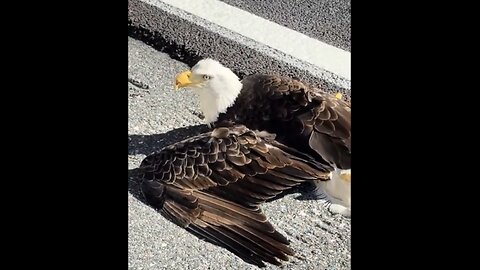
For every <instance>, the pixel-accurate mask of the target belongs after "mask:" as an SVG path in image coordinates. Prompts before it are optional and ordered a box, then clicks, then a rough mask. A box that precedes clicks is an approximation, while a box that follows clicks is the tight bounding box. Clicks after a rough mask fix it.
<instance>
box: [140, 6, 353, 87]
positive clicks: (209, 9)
mask: <svg viewBox="0 0 480 270" xmlns="http://www.w3.org/2000/svg"><path fill="white" fill-rule="evenodd" d="M161 1H162V2H164V3H166V4H168V5H171V6H173V7H176V8H179V9H182V10H184V11H186V12H188V13H191V14H193V15H195V16H197V17H200V18H202V19H204V20H207V21H210V22H212V23H214V24H217V25H219V26H221V27H224V28H226V29H228V30H230V31H232V32H236V33H238V34H240V35H243V36H245V37H247V38H250V39H252V40H255V41H257V42H259V43H262V44H264V45H267V46H269V47H271V48H273V49H276V50H278V51H281V52H283V53H285V54H288V55H290V56H292V57H294V58H297V59H299V60H301V61H305V62H307V63H310V64H312V65H315V66H317V67H319V68H322V69H324V70H327V71H329V72H332V73H334V74H336V75H338V76H340V77H342V78H344V79H347V80H351V58H350V57H351V56H350V52H348V51H345V50H342V49H339V48H336V47H334V46H331V45H329V44H326V43H324V42H321V41H319V40H317V39H314V38H311V37H309V36H306V35H304V34H302V33H300V32H297V31H294V30H292V29H290V28H287V27H284V26H281V25H279V24H276V23H274V22H271V21H269V20H266V19H263V18H261V17H259V16H256V15H253V14H251V13H249V12H246V11H244V10H242V9H239V8H236V7H233V6H230V5H227V4H225V3H223V2H221V1H218V0H202V1H192V0H161ZM145 2H149V3H150V4H152V5H155V1H153V0H147V1H145Z"/></svg>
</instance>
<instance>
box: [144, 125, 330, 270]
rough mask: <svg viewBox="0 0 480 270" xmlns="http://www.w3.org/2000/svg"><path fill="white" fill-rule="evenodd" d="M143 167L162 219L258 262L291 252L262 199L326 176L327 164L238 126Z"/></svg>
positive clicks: (167, 151) (175, 148)
mask: <svg viewBox="0 0 480 270" xmlns="http://www.w3.org/2000/svg"><path fill="white" fill-rule="evenodd" d="M140 169H141V170H142V173H143V181H142V191H143V193H144V195H145V198H146V199H147V201H148V203H149V204H150V205H151V206H153V207H154V208H156V209H158V210H159V211H160V213H162V215H163V216H165V217H166V218H167V219H169V220H170V221H172V222H174V223H175V224H177V225H179V226H180V227H182V228H185V229H186V230H188V231H190V232H192V233H194V234H196V235H198V236H200V237H202V238H204V239H206V240H209V241H211V242H214V243H216V244H219V245H221V246H223V247H226V248H227V249H228V250H230V251H231V252H233V253H234V254H236V255H237V256H239V257H240V258H242V259H243V260H245V261H246V262H248V263H251V264H254V265H257V266H259V267H264V266H265V264H264V263H263V262H264V261H265V262H269V263H271V264H274V265H281V263H280V262H279V260H283V261H287V260H288V255H294V251H293V250H292V249H291V248H289V247H288V245H289V241H288V240H287V239H286V238H285V237H284V236H283V235H282V234H280V233H279V232H278V231H277V230H276V229H275V228H274V227H273V225H272V224H271V223H270V222H269V221H268V220H267V217H266V216H265V215H264V214H263V212H262V210H261V209H260V204H261V203H263V202H265V201H266V200H269V199H272V198H274V197H275V196H276V195H278V194H280V193H281V192H282V191H284V190H287V189H290V188H291V187H294V186H297V185H299V184H301V183H303V182H305V181H313V180H316V179H327V178H328V174H327V173H325V166H324V164H322V163H319V162H317V161H316V160H315V159H313V158H311V157H310V156H308V155H305V154H303V153H300V152H299V151H297V150H296V149H294V148H291V147H288V146H285V145H283V144H281V143H279V142H278V141H276V140H275V136H274V135H272V134H269V133H268V132H258V131H257V132H255V131H253V130H250V129H248V128H246V127H245V126H243V125H235V126H230V127H219V128H215V129H213V130H212V131H211V132H207V133H203V134H200V135H197V136H194V137H191V138H188V139H186V140H184V141H181V142H177V143H175V144H173V145H170V146H168V147H166V148H164V149H162V150H161V151H160V152H158V153H155V154H152V155H149V156H148V157H146V158H145V159H144V160H143V161H142V164H141V165H140Z"/></svg>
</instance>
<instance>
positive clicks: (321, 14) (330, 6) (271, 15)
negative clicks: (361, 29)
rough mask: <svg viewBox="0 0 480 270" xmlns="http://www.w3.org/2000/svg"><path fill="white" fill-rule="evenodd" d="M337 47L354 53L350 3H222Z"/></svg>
mask: <svg viewBox="0 0 480 270" xmlns="http://www.w3.org/2000/svg"><path fill="white" fill-rule="evenodd" d="M221 1H222V2H225V3H227V4H229V5H232V6H235V7H238V8H240V9H243V10H245V11H248V12H250V13H253V14H255V15H257V16H260V17H263V18H265V19H268V20H271V21H273V22H276V23H278V24H280V25H283V26H286V27H288V28H290V29H293V30H295V31H298V32H301V33H303V34H305V35H307V36H310V37H313V38H316V39H318V40H321V41H323V42H325V43H328V44H330V45H333V46H335V47H338V48H341V49H344V50H347V51H350V50H351V38H350V36H351V12H350V10H351V9H350V3H351V1H350V0H297V1H292V0H274V1H271V0H221Z"/></svg>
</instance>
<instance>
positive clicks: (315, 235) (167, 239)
mask: <svg viewBox="0 0 480 270" xmlns="http://www.w3.org/2000/svg"><path fill="white" fill-rule="evenodd" d="M128 48H129V49H128V60H129V64H128V65H129V67H128V76H129V82H128V89H129V93H128V100H129V121H128V133H129V135H128V136H129V146H128V151H129V154H128V166H129V170H132V169H134V168H137V167H138V166H139V164H140V162H141V160H142V159H143V158H144V157H145V155H147V154H149V153H151V152H153V151H157V150H159V149H161V148H162V147H164V146H166V145H168V144H170V143H173V142H175V141H177V140H180V139H182V138H185V137H188V136H191V135H193V134H196V133H198V132H201V131H202V130H204V126H202V125H201V124H202V120H201V119H200V118H199V117H198V114H199V112H200V111H199V107H198V103H197V100H196V99H195V96H194V93H193V92H192V91H188V90H187V91H173V90H172V89H173V88H172V87H173V78H174V76H175V74H176V73H177V72H179V71H181V70H184V69H186V68H188V66H187V65H186V64H183V63H181V62H179V61H176V60H173V59H171V58H170V57H169V56H168V55H167V54H165V53H161V52H158V51H156V50H154V49H153V48H151V47H149V46H148V45H145V44H144V43H142V42H140V41H138V40H134V39H132V38H130V37H129V38H128ZM299 195H300V194H298V193H297V194H290V195H287V196H285V197H283V198H281V199H279V200H276V201H273V202H269V203H267V204H266V205H265V207H264V211H265V213H266V215H267V217H268V218H269V219H270V221H271V222H272V223H273V224H274V226H276V228H278V229H279V231H280V232H282V233H283V234H284V235H285V236H287V237H288V239H290V240H291V241H292V243H291V247H292V248H293V249H295V250H296V252H297V256H296V257H294V258H292V260H291V261H289V262H288V263H287V264H285V266H284V267H285V269H350V239H351V238H350V219H349V218H344V217H342V216H339V215H332V214H331V213H330V212H329V211H328V210H327V209H326V208H325V206H324V205H322V204H321V203H319V202H318V201H314V200H301V199H298V198H297V197H299ZM128 231H129V235H128V252H129V253H128V254H129V255H128V267H129V269H144V270H147V269H152V270H153V269H256V267H254V266H252V265H250V264H247V263H245V262H244V261H243V260H241V259H239V258H238V257H236V256H235V255H233V254H232V253H230V252H228V251H227V250H225V249H223V248H220V247H217V246H214V245H212V244H210V243H207V242H205V241H203V240H200V239H198V238H197V237H195V236H193V235H192V234H190V233H188V232H186V231H185V230H183V229H181V228H179V227H177V226H176V225H174V224H172V223H170V222H169V221H167V220H166V219H164V218H163V217H162V216H161V215H160V214H159V213H157V212H155V211H154V210H153V209H152V208H150V207H149V206H147V205H146V204H144V203H143V202H142V197H141V194H139V190H138V183H137V182H136V180H135V179H134V177H131V178H130V179H129V193H128ZM267 269H277V267H275V266H268V267H267Z"/></svg>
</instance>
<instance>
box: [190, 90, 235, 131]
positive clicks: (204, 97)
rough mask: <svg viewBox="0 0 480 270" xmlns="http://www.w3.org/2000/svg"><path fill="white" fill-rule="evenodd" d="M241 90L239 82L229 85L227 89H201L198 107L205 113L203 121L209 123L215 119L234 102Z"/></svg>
mask: <svg viewBox="0 0 480 270" xmlns="http://www.w3.org/2000/svg"><path fill="white" fill-rule="evenodd" d="M241 90H242V83H241V82H238V84H234V85H231V86H230V88H229V89H221V90H219V91H212V90H209V89H205V90H201V92H200V93H199V94H200V95H199V97H200V109H201V110H202V112H203V114H204V115H205V122H206V123H207V124H210V123H213V122H215V121H217V119H218V116H219V115H220V114H221V113H224V112H226V111H227V109H228V108H229V107H231V106H232V105H233V104H234V103H235V100H236V99H237V97H238V95H239V94H240V91H241Z"/></svg>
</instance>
